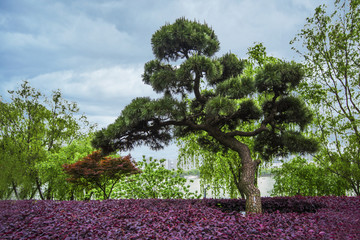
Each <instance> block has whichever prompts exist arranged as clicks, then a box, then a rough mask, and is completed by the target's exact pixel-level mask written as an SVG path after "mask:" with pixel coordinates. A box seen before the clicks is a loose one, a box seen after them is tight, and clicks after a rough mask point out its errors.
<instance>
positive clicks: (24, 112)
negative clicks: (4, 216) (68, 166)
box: [0, 82, 91, 199]
mask: <svg viewBox="0 0 360 240" xmlns="http://www.w3.org/2000/svg"><path fill="white" fill-rule="evenodd" d="M9 93H10V94H11V102H9V103H6V102H0V149H1V151H0V166H1V169H2V170H1V172H0V198H5V199H6V198H9V197H11V196H13V197H15V198H17V199H27V198H34V197H35V196H36V194H38V197H40V198H41V199H52V198H53V197H54V194H57V193H55V192H56V191H57V190H55V189H56V188H57V186H56V185H57V183H58V182H57V180H56V177H57V175H51V174H56V171H57V170H54V169H52V170H50V168H52V167H53V166H55V165H56V163H55V162H54V161H55V160H54V158H53V157H55V155H56V154H57V153H59V152H60V151H61V148H62V147H63V146H66V145H70V144H71V143H72V142H73V141H74V140H76V139H80V138H82V137H84V134H83V132H84V130H83V129H82V128H84V127H85V128H86V130H87V131H89V130H90V129H91V126H90V127H89V124H88V122H87V121H86V118H85V117H84V116H80V117H79V118H77V117H75V116H74V114H77V113H78V111H79V109H78V108H77V106H76V104H75V103H71V102H68V101H66V100H64V99H62V97H61V92H60V91H59V90H57V91H54V92H53V94H52V96H51V98H50V99H48V98H46V97H45V96H44V95H43V94H42V93H40V92H39V91H37V90H36V89H34V88H32V87H30V86H29V84H28V82H24V83H23V84H22V85H21V87H20V88H19V89H18V90H17V91H9ZM50 165H52V166H50ZM48 170H50V171H49V172H47V171H48Z"/></svg>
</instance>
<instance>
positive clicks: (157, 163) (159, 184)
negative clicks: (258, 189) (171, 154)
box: [114, 157, 200, 199]
mask: <svg viewBox="0 0 360 240" xmlns="http://www.w3.org/2000/svg"><path fill="white" fill-rule="evenodd" d="M164 163H165V159H162V160H156V159H152V158H150V159H146V158H145V157H144V158H143V160H142V161H140V162H137V165H138V167H139V169H141V173H140V174H137V175H133V176H130V177H128V178H126V179H125V180H123V181H122V182H121V183H120V184H118V185H117V186H116V188H115V189H114V196H115V197H116V198H136V199H137V198H142V199H147V198H163V199H183V198H187V199H189V198H199V197H200V195H198V194H197V192H195V193H192V192H190V190H189V188H190V185H186V182H187V180H186V178H184V177H182V176H181V175H182V174H183V171H182V170H181V169H178V170H168V169H166V168H165V166H164ZM190 182H193V181H192V180H190Z"/></svg>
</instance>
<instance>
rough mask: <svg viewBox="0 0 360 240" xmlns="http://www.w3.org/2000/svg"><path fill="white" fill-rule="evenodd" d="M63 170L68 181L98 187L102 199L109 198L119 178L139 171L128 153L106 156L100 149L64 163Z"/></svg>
mask: <svg viewBox="0 0 360 240" xmlns="http://www.w3.org/2000/svg"><path fill="white" fill-rule="evenodd" d="M63 170H64V172H65V173H66V174H68V175H69V176H70V177H69V178H68V179H67V181H68V182H71V183H74V184H77V185H82V186H86V187H92V188H98V189H100V190H101V192H102V193H103V197H104V199H109V198H110V195H111V192H112V190H113V188H114V186H115V184H116V183H117V182H119V180H120V179H121V178H124V177H126V176H129V175H131V174H137V173H140V170H139V169H138V168H137V167H136V163H135V162H134V161H133V160H132V158H131V156H130V155H128V156H125V157H115V158H114V157H106V156H103V155H102V154H101V150H98V151H94V152H92V153H91V154H89V155H87V156H86V157H84V158H81V159H80V160H79V161H77V162H75V163H73V164H64V165H63Z"/></svg>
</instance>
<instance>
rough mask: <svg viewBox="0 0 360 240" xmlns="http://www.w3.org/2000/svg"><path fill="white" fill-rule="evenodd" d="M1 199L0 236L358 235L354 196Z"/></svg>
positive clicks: (358, 214)
mask: <svg viewBox="0 0 360 240" xmlns="http://www.w3.org/2000/svg"><path fill="white" fill-rule="evenodd" d="M262 202H263V209H264V213H263V214H257V215H251V214H249V215H246V216H243V215H242V214H241V213H240V211H243V210H244V205H245V202H244V200H241V199H238V200H236V199H228V200H227V199H223V200H219V199H206V200H157V199H148V200H140V199H139V200H106V201H35V200H27V201H10V200H9V201H0V239H360V208H359V207H360V197H291V198H290V197H281V198H280V197H279V198H263V199H262Z"/></svg>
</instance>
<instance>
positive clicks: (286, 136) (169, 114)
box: [93, 18, 316, 213]
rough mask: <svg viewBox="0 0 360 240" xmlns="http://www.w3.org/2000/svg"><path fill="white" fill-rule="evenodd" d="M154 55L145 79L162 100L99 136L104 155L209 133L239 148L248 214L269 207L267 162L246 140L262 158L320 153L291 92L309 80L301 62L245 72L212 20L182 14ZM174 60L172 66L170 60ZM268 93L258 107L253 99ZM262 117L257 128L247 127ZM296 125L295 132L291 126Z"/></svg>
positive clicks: (136, 106)
mask: <svg viewBox="0 0 360 240" xmlns="http://www.w3.org/2000/svg"><path fill="white" fill-rule="evenodd" d="M151 43H152V49H153V52H154V55H155V57H156V59H155V60H152V61H149V62H148V63H146V64H145V71H144V74H143V76H142V77H143V81H144V82H145V83H146V84H149V85H151V86H152V87H153V89H154V91H156V92H157V93H163V97H161V98H159V99H156V100H151V99H150V98H148V97H140V98H136V99H134V100H133V101H132V102H131V103H130V104H129V105H128V106H126V107H125V108H124V109H123V110H122V112H121V115H120V116H119V117H118V118H117V119H116V121H115V123H113V124H110V125H109V126H108V127H107V128H106V129H103V130H101V131H99V132H97V133H96V137H95V138H94V140H93V145H94V147H96V148H102V149H103V151H105V152H114V151H116V150H125V149H132V148H133V147H134V146H137V145H139V144H146V145H148V146H150V147H151V148H152V149H155V150H156V149H160V148H162V147H164V146H165V145H167V144H168V143H169V142H170V141H171V140H172V139H173V138H176V137H183V136H186V135H187V134H190V133H193V132H207V133H208V135H209V137H210V141H212V142H214V143H216V144H219V145H221V146H223V147H224V148H228V149H231V150H233V151H235V152H236V153H237V154H238V156H239V158H240V159H241V168H239V169H238V171H239V173H238V174H237V176H239V179H237V180H236V181H235V182H237V184H238V187H239V188H240V189H241V191H242V192H243V193H244V195H245V196H246V210H247V211H248V212H257V213H259V212H262V209H261V198H260V191H259V189H258V188H257V187H256V186H255V185H254V178H255V174H256V169H257V167H258V165H259V164H260V162H261V161H260V160H258V159H252V157H251V151H250V149H249V147H248V146H247V144H245V143H244V142H242V141H241V140H239V138H241V137H255V144H254V145H255V147H254V149H255V150H256V151H258V152H260V153H261V154H262V158H263V159H270V158H271V157H272V156H274V155H279V154H280V155H284V154H287V153H288V152H306V151H311V152H312V151H315V150H316V144H314V141H312V140H311V139H308V138H306V137H304V136H303V135H302V134H301V130H303V129H304V128H305V127H306V126H307V125H308V124H309V123H310V121H311V114H310V112H309V111H308V109H307V108H306V107H305V105H304V103H303V102H302V101H301V99H299V98H297V97H296V96H294V95H292V94H291V91H292V90H293V89H295V88H296V86H297V85H298V84H299V83H300V81H301V80H302V78H303V70H302V67H301V65H299V64H296V63H294V62H291V63H288V62H279V63H275V64H266V65H264V66H263V69H262V71H259V72H258V73H257V75H256V77H255V79H253V78H249V77H247V76H246V75H243V69H244V65H245V62H244V61H243V60H239V59H238V58H237V57H236V56H235V55H234V54H225V55H224V56H222V57H220V58H216V57H215V56H214V55H215V53H216V52H217V51H218V50H219V41H218V39H217V36H216V35H215V33H214V31H213V30H212V29H211V28H210V27H209V26H207V25H206V24H201V23H198V22H195V21H189V20H186V19H184V18H181V19H178V20H176V21H175V23H173V24H167V25H165V26H163V27H161V28H160V30H158V31H157V32H155V33H154V35H153V36H152V39H151ZM171 62H173V65H172V64H171ZM254 94H258V95H262V96H263V99H264V101H263V102H262V105H261V106H259V105H257V104H256V102H255V101H254V100H253V99H251V98H250V96H251V95H254ZM249 121H250V122H251V121H255V122H256V123H257V124H256V129H254V130H253V131H246V130H245V129H242V128H241V126H242V125H243V124H244V123H245V125H246V126H247V122H249ZM288 125H294V128H293V131H286V130H285V129H286V127H287V126H288Z"/></svg>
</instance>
